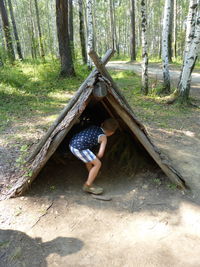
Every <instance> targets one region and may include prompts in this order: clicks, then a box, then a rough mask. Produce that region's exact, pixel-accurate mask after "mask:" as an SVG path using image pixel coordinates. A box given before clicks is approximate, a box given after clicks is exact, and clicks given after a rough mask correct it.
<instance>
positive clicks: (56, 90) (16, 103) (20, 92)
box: [0, 60, 199, 141]
mask: <svg viewBox="0 0 200 267" xmlns="http://www.w3.org/2000/svg"><path fill="white" fill-rule="evenodd" d="M59 68H60V66H59V62H58V61H57V60H54V61H52V60H47V61H46V63H42V62H41V61H34V62H33V61H30V60H27V61H25V62H18V63H16V64H15V65H14V66H11V65H6V66H5V67H3V68H0V80H1V84H0V106H1V109H0V121H1V124H0V133H3V132H4V130H5V129H10V128H12V126H13V125H17V127H18V133H16V134H15V138H16V139H17V138H19V139H20V140H22V139H23V138H24V137H23V136H22V135H20V133H21V132H23V133H26V132H27V133H28V132H32V133H33V134H34V131H35V129H36V128H37V127H39V128H40V129H44V130H46V128H47V127H48V125H49V124H50V123H52V121H53V120H54V119H55V118H56V117H57V115H58V113H59V112H60V110H61V109H62V108H63V107H64V106H65V105H66V103H67V102H68V101H69V99H70V98H71V97H72V95H73V94H74V92H75V91H76V90H77V89H78V88H79V87H80V85H81V84H82V82H83V81H84V80H85V78H86V77H87V75H88V74H89V72H88V70H87V67H86V66H78V65H77V66H76V73H77V76H76V77H74V78H66V79H61V78H59ZM110 73H111V75H112V77H113V78H114V80H115V81H116V82H117V84H118V85H119V87H120V89H121V91H122V92H123V94H124V95H125V97H126V98H127V100H128V101H129V103H130V105H131V106H132V108H133V110H134V112H135V114H136V116H138V118H139V119H140V120H141V121H142V122H144V123H147V124H148V122H152V123H154V124H155V125H156V126H157V127H161V128H165V129H171V128H174V127H175V126H174V125H173V123H172V122H173V119H174V118H175V117H178V118H179V119H180V121H181V120H183V121H184V118H185V117H186V116H189V115H191V112H199V111H195V110H194V109H192V108H189V107H180V106H179V105H166V104H164V103H163V102H162V98H160V97H159V96H158V95H156V91H157V90H158V89H159V86H160V85H159V84H158V83H157V81H155V80H151V81H150V88H152V89H151V90H150V94H149V95H148V96H144V95H142V94H141V92H140V88H141V81H140V77H138V76H137V75H136V74H134V73H133V72H132V71H110ZM155 87H156V88H155ZM44 118H45V119H44ZM27 120H29V121H31V122H33V121H35V122H36V123H35V126H34V127H36V128H34V127H33V126H32V125H28V124H27V123H26V122H27ZM39 123H40V124H39ZM179 126H180V125H179ZM180 127H181V126H180ZM9 138H11V139H12V135H9V136H7V140H8V141H9ZM30 138H32V137H30Z"/></svg>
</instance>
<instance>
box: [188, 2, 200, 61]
mask: <svg viewBox="0 0 200 267" xmlns="http://www.w3.org/2000/svg"><path fill="white" fill-rule="evenodd" d="M198 3H199V0H190V3H189V12H188V16H187V28H186V40H185V51H184V58H185V59H187V53H188V51H189V49H190V44H191V42H192V40H193V38H194V33H195V23H196V15H197V7H198Z"/></svg>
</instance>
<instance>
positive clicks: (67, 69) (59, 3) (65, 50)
mask: <svg viewBox="0 0 200 267" xmlns="http://www.w3.org/2000/svg"><path fill="white" fill-rule="evenodd" d="M56 22H57V33H58V43H59V53H60V60H61V72H60V75H61V76H63V77H69V76H74V75H75V71H74V65H73V59H72V53H71V47H70V41H69V32H68V0H56Z"/></svg>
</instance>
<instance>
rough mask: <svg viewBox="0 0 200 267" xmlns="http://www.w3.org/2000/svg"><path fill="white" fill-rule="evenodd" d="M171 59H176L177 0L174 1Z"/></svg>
mask: <svg viewBox="0 0 200 267" xmlns="http://www.w3.org/2000/svg"><path fill="white" fill-rule="evenodd" d="M173 26H174V30H173V57H174V59H176V58H177V40H176V39H177V0H174V24H173Z"/></svg>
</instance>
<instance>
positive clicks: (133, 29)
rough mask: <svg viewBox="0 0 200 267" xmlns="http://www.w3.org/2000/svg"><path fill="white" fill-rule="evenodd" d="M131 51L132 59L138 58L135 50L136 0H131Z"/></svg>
mask: <svg viewBox="0 0 200 267" xmlns="http://www.w3.org/2000/svg"><path fill="white" fill-rule="evenodd" d="M130 41H131V42H130V52H131V61H134V60H136V51H135V47H136V45H135V0H131V40H130Z"/></svg>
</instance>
